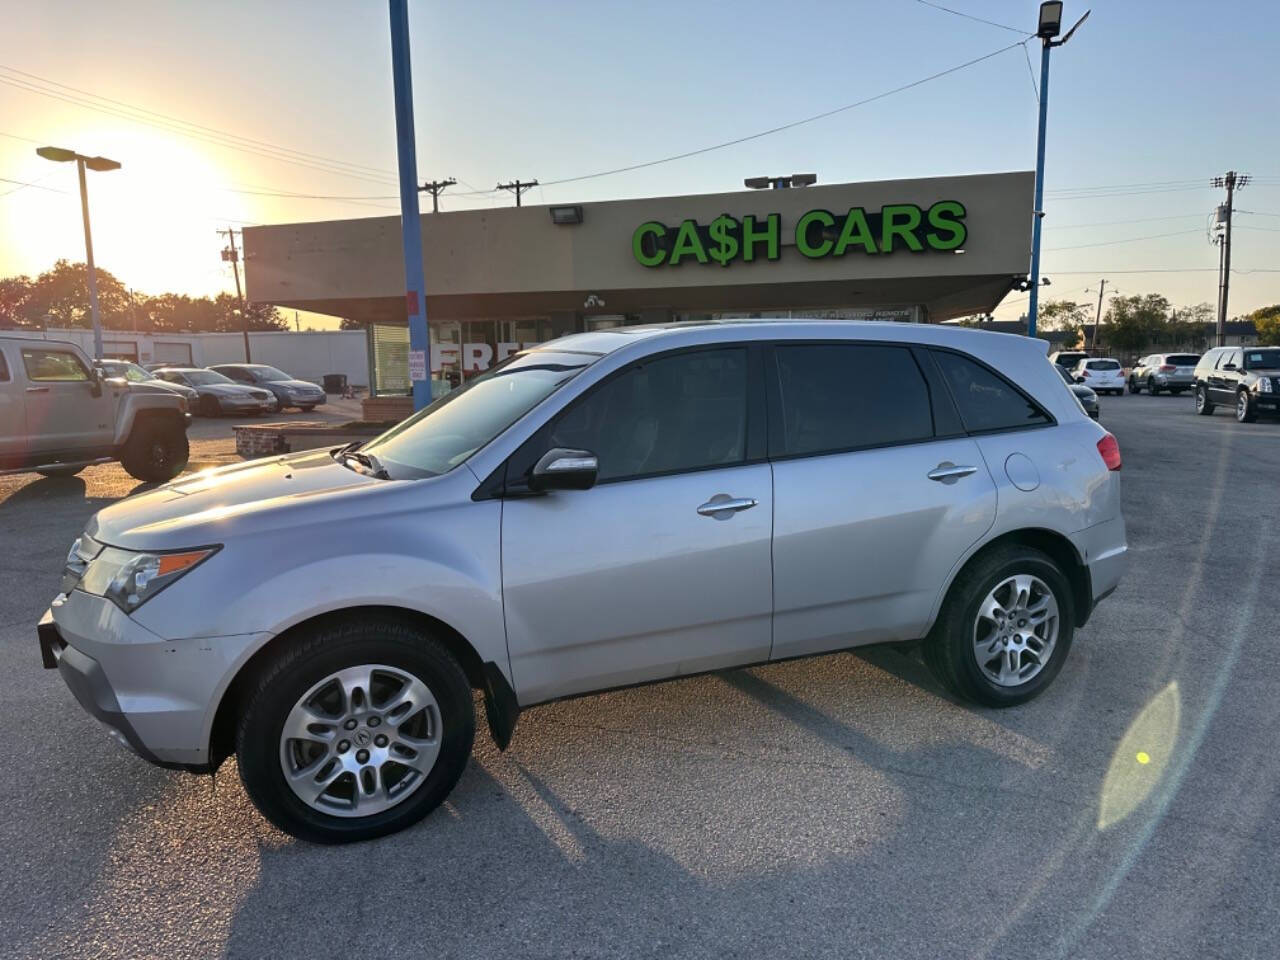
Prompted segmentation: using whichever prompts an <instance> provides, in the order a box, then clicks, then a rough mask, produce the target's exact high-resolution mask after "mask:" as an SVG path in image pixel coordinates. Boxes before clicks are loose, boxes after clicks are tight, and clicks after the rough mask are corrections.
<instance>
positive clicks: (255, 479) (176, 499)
mask: <svg viewBox="0 0 1280 960" xmlns="http://www.w3.org/2000/svg"><path fill="white" fill-rule="evenodd" d="M403 483H404V482H403V481H395V480H378V479H375V478H373V477H370V476H366V475H364V474H360V473H356V472H355V471H354V470H350V469H348V468H347V467H344V466H342V465H341V464H339V463H337V462H336V461H335V460H334V459H333V457H331V456H330V455H329V451H328V450H309V451H306V452H305V453H297V454H292V455H288V456H283V457H272V458H271V459H267V460H254V461H251V462H248V463H237V464H231V465H229V466H225V467H217V468H215V469H212V470H205V471H202V472H200V473H196V474H190V475H187V476H184V477H181V478H179V479H177V480H174V481H172V482H170V483H167V484H165V485H164V486H162V487H157V488H156V489H154V490H148V491H146V492H145V493H140V494H138V495H136V496H132V497H129V498H128V499H126V500H121V501H120V502H119V503H115V504H112V505H111V506H109V507H107V508H106V509H104V510H101V511H99V512H98V513H97V514H96V515H95V516H94V517H93V518H92V519H91V520H90V521H89V525H88V526H87V527H86V528H85V532H86V533H88V534H89V535H90V536H91V537H93V538H94V539H95V540H98V541H100V542H102V543H107V544H111V545H113V546H118V547H125V548H129V549H145V550H179V549H184V548H186V547H191V546H203V545H205V544H212V543H221V542H223V541H224V540H226V539H227V538H228V537H234V536H235V535H236V534H237V533H239V532H241V531H244V530H252V531H254V532H255V533H263V532H265V531H267V530H270V529H273V528H281V529H283V528H285V527H293V526H297V525H299V524H319V525H322V524H324V523H325V521H326V519H328V517H326V515H325V514H326V512H329V511H333V510H334V509H335V504H336V503H337V502H339V501H346V500H348V499H349V498H351V497H359V496H368V495H380V494H381V493H382V492H384V491H387V490H389V489H391V488H393V487H399V486H402V485H403ZM339 509H341V512H342V513H343V514H344V515H345V514H346V509H345V506H344V507H343V508H339Z"/></svg>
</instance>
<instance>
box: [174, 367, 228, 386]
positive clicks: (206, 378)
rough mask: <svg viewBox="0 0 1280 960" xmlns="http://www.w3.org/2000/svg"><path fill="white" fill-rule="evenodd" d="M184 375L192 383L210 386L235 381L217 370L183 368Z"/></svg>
mask: <svg viewBox="0 0 1280 960" xmlns="http://www.w3.org/2000/svg"><path fill="white" fill-rule="evenodd" d="M182 376H184V377H186V378H187V380H189V381H190V382H191V383H194V384H198V385H200V386H209V385H211V384H215V383H235V381H234V380H231V379H228V378H227V377H224V376H223V375H222V374H220V373H218V372H217V371H216V370H183V371H182Z"/></svg>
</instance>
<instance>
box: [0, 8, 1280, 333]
mask: <svg viewBox="0 0 1280 960" xmlns="http://www.w3.org/2000/svg"><path fill="white" fill-rule="evenodd" d="M939 3H941V5H943V6H946V7H949V8H951V10H953V11H958V12H959V13H949V12H947V11H945V10H941V9H937V7H935V6H931V5H930V4H927V3H924V2H921V0H878V2H875V0H831V2H826V0H823V2H818V0H792V2H789V3H787V4H778V3H776V2H771V3H765V2H757V0H736V2H723V3H719V2H708V0H704V2H690V0H680V2H669V0H646V2H644V3H634V2H626V0H590V2H577V0H572V2H570V0H556V2H552V0H542V2H537V3H534V2H529V0H525V2H516V0H466V2H446V0H409V10H410V30H411V45H412V59H413V72H414V104H415V110H416V130H417V149H418V173H419V180H420V181H423V180H428V179H443V178H445V177H450V176H452V177H456V178H457V179H458V180H459V181H460V183H459V185H458V186H457V187H455V188H451V189H450V190H449V191H447V192H446V193H445V194H444V195H443V196H442V202H443V207H444V209H463V208H468V207H483V206H490V205H505V204H510V203H512V202H513V200H512V198H511V196H510V195H509V194H507V193H497V192H495V191H493V186H494V184H495V183H497V182H498V181H500V180H501V181H507V180H511V179H515V178H520V179H525V180H528V179H534V178H536V179H538V180H540V181H542V182H543V183H544V184H546V183H549V182H550V181H553V180H561V179H567V178H574V177H579V176H583V175H586V174H591V173H595V172H599V171H604V170H612V169H615V168H618V167H624V166H629V165H632V164H636V163H642V162H645V161H649V160H654V159H658V158H662V157H667V156H671V155H674V154H678V153H683V152H686V151H691V150H697V149H699V148H702V147H706V146H710V145H713V144H717V143H721V142H723V141H727V140H731V139H735V138H738V137H743V136H747V135H749V134H753V133H757V132H759V131H762V130H766V129H769V128H772V127H776V126H779V125H782V124H787V123H790V122H792V121H795V120H799V119H802V118H804V117H808V116H812V115H814V114H817V113H821V112H824V111H827V110H831V109H834V108H837V107H840V106H843V105H845V104H850V103H853V102H855V101H859V100H863V99H865V98H867V97H871V96H874V95H876V94H881V93H884V92H886V91H889V90H893V89H894V88H897V87H900V86H903V85H905V84H909V83H911V82H913V81H917V80H920V79H922V78H924V77H927V76H929V75H931V74H934V73H938V72H940V71H943V70H947V69H948V68H951V67H955V66H958V65H960V64H963V63H965V62H967V61H970V60H974V59H976V58H979V57H983V56H985V55H987V54H993V53H995V52H996V51H998V50H1000V49H1001V48H1003V47H1010V45H1012V46H1011V49H1006V50H1004V51H1003V52H1000V53H995V55H994V56H991V57H989V58H988V59H985V60H983V61H981V62H980V63H977V64H974V65H973V66H970V67H967V68H965V69H962V70H959V71H956V72H954V73H950V74H948V75H947V76H945V77H942V78H940V79H937V80H933V81H930V82H927V83H923V84H920V85H918V86H915V87H913V88H911V89H909V90H905V91H903V92H900V93H895V94H893V95H891V96H887V97H884V98H883V99H880V100H877V101H875V102H873V103H869V104H866V105H864V106H859V107H856V108H854V109H850V110H846V111H844V112H841V113H838V114H836V115H834V116H831V117H828V118H826V119H822V120H817V121H815V122H813V123H808V124H805V125H802V126H798V127H794V128H792V129H789V130H786V131H783V132H780V133H776V134H773V135H770V136H766V137H761V138H759V139H754V140H751V141H749V142H746V143H741V144H738V145H736V146H731V147H727V148H725V149H721V150H714V151H711V152H708V153H704V154H702V155H699V156H696V157H691V158H688V159H683V160H677V161H674V162H670V163H662V164H657V165H654V166H650V167H646V168H644V169H640V170H635V171H631V172H627V173H621V174H617V175H613V176H603V177H596V178H592V179H585V180H579V181H576V182H572V183H563V184H559V185H550V186H544V187H540V188H535V189H534V190H532V191H531V192H530V193H528V194H526V200H527V201H528V202H533V203H542V202H546V203H567V202H574V201H591V200H606V199H618V198H633V197H645V196H661V195H670V194H694V193H713V192H721V191H727V190H733V189H739V188H740V185H741V182H742V178H743V177H744V176H754V175H762V174H770V175H774V174H781V173H790V172H797V171H803V172H810V171H812V172H815V173H817V174H818V177H819V180H820V182H823V183H838V182H848V181H859V180H876V179H891V178H902V177H913V176H946V175H955V174H965V173H982V172H992V171H1002V170H1023V169H1031V168H1033V167H1034V165H1035V137H1036V117H1037V109H1038V107H1037V102H1038V101H1037V94H1036V90H1035V85H1034V81H1033V78H1032V73H1031V70H1030V69H1029V66H1028V59H1029V58H1030V59H1031V60H1033V61H1034V62H1035V65H1036V70H1035V73H1036V75H1037V79H1038V73H1039V69H1038V68H1039V54H1040V51H1039V47H1038V45H1037V44H1036V43H1035V42H1034V41H1033V42H1032V43H1029V44H1027V45H1026V46H1025V47H1024V46H1022V45H1020V44H1019V41H1020V39H1022V37H1023V36H1024V35H1025V34H1019V33H1017V32H1015V31H1014V30H1010V29H1005V28H1004V27H1002V26H993V25H990V24H987V23H981V22H978V21H976V20H974V19H971V17H978V18H982V19H986V20H990V21H993V22H994V23H997V24H1002V25H1005V26H1013V27H1025V32H1026V33H1030V32H1032V31H1033V30H1034V25H1035V20H1036V16H1037V10H1038V4H1036V3H1034V2H1025V0H939ZM1085 9H1086V4H1084V3H1081V2H1072V0H1069V2H1068V3H1067V6H1066V12H1065V15H1064V17H1065V20H1066V21H1067V22H1069V23H1070V22H1074V21H1075V20H1076V19H1077V18H1078V17H1079V16H1080V15H1081V14H1083V13H1084V11H1085ZM959 14H968V15H969V16H961V15H959ZM4 20H5V28H4V29H5V39H6V41H7V42H6V43H5V44H4V45H3V48H0V276H8V275H12V274H18V273H26V274H32V275H34V274H36V273H39V272H40V271H42V270H45V269H47V268H48V267H49V266H51V265H52V263H53V262H54V261H55V260H56V259H58V258H67V259H70V260H74V261H78V260H83V259H84V243H83V234H82V230H81V224H80V214H79V209H78V207H79V199H78V192H77V186H76V177H75V170H74V167H73V166H72V165H70V164H52V163H49V162H48V161H45V160H43V159H41V158H39V157H37V156H36V155H35V152H34V151H35V148H36V146H38V145H41V144H45V143H51V144H55V145H58V146H65V147H71V148H73V149H76V150H79V151H80V152H82V153H86V154H91V155H93V154H100V155H104V156H108V157H111V158H113V159H116V160H119V161H120V162H121V163H122V164H123V167H122V169H121V170H119V171H115V172H110V173H90V174H89V177H90V184H89V193H90V208H91V216H92V220H93V236H94V250H95V255H96V259H97V262H98V264H99V265H100V266H102V267H104V268H106V269H109V270H111V271H112V272H113V273H115V274H116V275H117V276H118V277H119V278H120V279H121V280H123V281H124V282H125V283H126V284H128V285H129V286H131V287H134V288H136V289H137V290H140V291H144V292H147V293H159V292H164V291H169V290H172V291H176V292H183V293H190V294H213V293H216V292H218V291H222V290H227V291H232V290H234V284H233V280H232V276H231V271H230V269H229V266H228V265H227V264H225V263H223V262H222V261H221V259H220V257H219V252H220V250H221V249H222V247H223V245H224V244H225V242H226V241H225V238H224V237H221V236H219V235H218V233H217V232H216V231H218V230H220V229H223V230H225V229H226V228H227V227H228V226H231V227H240V226H242V225H246V224H252V223H281V222H295V221H305V220H327V219H335V218H343V217H364V216H380V215H386V214H395V213H397V212H398V209H399V207H398V203H397V201H396V200H395V199H394V196H395V194H396V183H395V169H396V153H395V124H394V114H393V103H392V91H391V64H390V46H389V25H388V14H387V4H386V3H385V2H381V0H344V2H336V0H306V2H298V0H272V2H271V3H261V2H246V0H222V2H220V3H216V4H212V3H197V2H194V0H183V2H176V0H168V2H159V0H116V2H114V3H111V4H103V3H100V2H92V3H90V2H78V0H43V2H41V3H38V4H11V5H9V6H8V8H7V9H6V12H5V15H4ZM1277 32H1280V8H1276V7H1275V6H1274V5H1273V4H1272V3H1270V2H1264V0H1240V2H1230V0H1221V2H1217V3H1214V4H1212V5H1209V4H1205V3H1203V2H1200V0H1164V2H1160V3H1156V2H1150V0H1097V2H1095V3H1094V4H1093V9H1092V14H1091V16H1090V18H1089V20H1088V22H1086V23H1085V24H1084V25H1083V26H1082V27H1081V28H1080V31H1079V32H1078V33H1077V34H1076V35H1075V37H1074V38H1073V39H1072V40H1071V42H1070V43H1069V44H1068V45H1066V46H1064V47H1062V48H1059V49H1056V50H1055V51H1054V52H1053V60H1052V74H1051V84H1050V88H1051V89H1050V98H1049V117H1050V119H1049V133H1048V145H1047V149H1048V153H1047V156H1048V161H1047V166H1046V179H1045V190H1046V201H1045V207H1044V209H1045V213H1046V216H1045V220H1044V243H1043V248H1044V251H1045V253H1044V261H1043V267H1042V270H1043V273H1044V274H1045V275H1046V276H1048V277H1049V278H1050V279H1051V283H1052V286H1051V287H1050V288H1049V289H1048V290H1046V291H1045V292H1044V294H1043V296H1045V297H1047V298H1049V299H1057V298H1065V299H1074V300H1078V301H1082V302H1088V303H1090V304H1096V297H1097V289H1098V280H1099V279H1100V278H1101V277H1106V278H1107V280H1108V286H1107V292H1108V294H1110V293H1111V291H1112V290H1115V291H1117V292H1119V293H1120V294H1123V295H1130V294H1141V293H1162V294H1164V295H1165V296H1167V297H1169V299H1170V300H1172V301H1173V302H1174V303H1175V304H1194V303H1198V302H1201V301H1208V302H1210V303H1214V302H1215V301H1216V297H1217V264H1218V253H1217V248H1216V247H1214V246H1212V245H1211V244H1210V242H1209V240H1208V237H1207V221H1208V218H1209V216H1210V215H1211V214H1212V212H1213V210H1214V208H1215V206H1216V205H1217V204H1218V203H1220V202H1221V201H1222V199H1223V193H1222V191H1221V190H1217V189H1214V188H1213V187H1212V186H1211V185H1210V179H1211V178H1212V177H1213V176H1216V175H1221V174H1223V173H1225V172H1226V171H1227V170H1228V169H1234V170H1237V171H1240V172H1244V173H1249V174H1251V175H1252V176H1253V178H1254V180H1253V182H1252V183H1250V184H1249V185H1248V186H1247V187H1245V188H1244V189H1243V190H1241V191H1240V192H1239V193H1238V195H1237V201H1236V207H1237V210H1238V211H1240V212H1239V213H1238V214H1237V218H1236V221H1235V228H1236V230H1235V234H1234V238H1233V239H1234V242H1233V252H1232V258H1233V267H1234V268H1235V270H1236V271H1237V272H1234V273H1233V275H1232V278H1231V298H1230V312H1231V314H1232V315H1237V314H1240V313H1245V312H1247V311H1249V310H1252V309H1255V308H1257V307H1259V306H1263V305H1266V304H1270V303H1276V302H1280V272H1271V273H1266V272H1260V271H1266V270H1272V271H1277V270H1280V124H1277V123H1276V118H1277V116H1280V83H1277V79H1278V78H1277V69H1276V66H1275V60H1274V43H1275V37H1276V35H1277ZM1024 51H1025V52H1024ZM55 84H62V85H64V86H61V87H59V86H55ZM69 88H74V89H69ZM36 90H42V91H44V93H43V94H42V93H39V92H35V91H36ZM78 91H79V92H78ZM47 94H53V96H49V95H47ZM86 94H92V95H93V97H90V96H87V95H86ZM94 98H97V99H94ZM86 102H91V103H93V104H94V105H95V106H96V109H89V108H86V106H84V104H85V103H86ZM144 121H145V122H144ZM24 183H30V184H34V185H32V186H23V185H22V184H24ZM286 194H294V195H297V194H302V195H305V196H287V195H286ZM334 197H339V198H345V199H318V198H334ZM427 200H428V202H429V198H427ZM1244 211H1248V212H1244ZM1139 271H1161V272H1139ZM429 283H430V277H429V275H428V284H429ZM1024 297H1025V295H1020V294H1017V293H1014V294H1011V295H1010V296H1009V297H1007V298H1006V300H1005V301H1004V303H1003V304H1002V305H1001V307H1000V308H999V309H998V310H997V311H996V315H997V317H1000V318H1004V319H1014V318H1016V317H1017V316H1019V314H1020V313H1022V312H1023V311H1024V310H1025V308H1026V302H1025V299H1023V298H1024ZM336 323H337V321H336V320H334V319H329V318H323V317H319V316H316V315H309V316H304V317H303V326H304V327H305V326H308V325H311V326H314V327H317V328H321V327H326V326H334V325H336Z"/></svg>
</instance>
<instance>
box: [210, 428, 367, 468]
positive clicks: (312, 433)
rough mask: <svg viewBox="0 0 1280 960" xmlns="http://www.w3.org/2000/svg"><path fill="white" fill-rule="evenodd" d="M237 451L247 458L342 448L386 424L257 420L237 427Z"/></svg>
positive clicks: (364, 438)
mask: <svg viewBox="0 0 1280 960" xmlns="http://www.w3.org/2000/svg"><path fill="white" fill-rule="evenodd" d="M233 429H234V430H235V433H236V453H237V454H239V455H240V456H241V457H243V458H244V459H246V460H254V459H256V458H258V457H270V456H275V455H276V454H281V453H297V452H298V451H299V450H318V449H321V448H324V447H339V446H342V444H344V443H350V442H351V441H353V440H368V439H369V438H370V437H376V436H377V435H378V434H380V433H382V432H383V430H384V429H385V428H384V427H366V426H361V427H344V426H342V425H341V424H329V423H254V424H246V425H244V426H237V427H234V428H233Z"/></svg>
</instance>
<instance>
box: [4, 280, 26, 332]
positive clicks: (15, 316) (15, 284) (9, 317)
mask: <svg viewBox="0 0 1280 960" xmlns="http://www.w3.org/2000/svg"><path fill="white" fill-rule="evenodd" d="M30 299H31V278H30V277H5V278H4V279H2V280H0V330H3V329H13V328H15V327H29V326H33V324H32V323H31V322H30V321H29V320H28V319H27V302H28V301H29V300H30Z"/></svg>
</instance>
